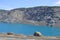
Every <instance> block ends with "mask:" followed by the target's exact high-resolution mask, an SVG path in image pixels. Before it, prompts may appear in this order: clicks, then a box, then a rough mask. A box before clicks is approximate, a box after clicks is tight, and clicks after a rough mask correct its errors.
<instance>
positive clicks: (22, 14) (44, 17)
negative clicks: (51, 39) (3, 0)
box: [0, 6, 60, 27]
mask: <svg viewBox="0 0 60 40" xmlns="http://www.w3.org/2000/svg"><path fill="white" fill-rule="evenodd" d="M0 22H3V23H24V24H34V25H41V26H51V27H52V26H56V27H60V7H59V6H53V7H51V6H39V7H31V8H16V9H12V10H0Z"/></svg>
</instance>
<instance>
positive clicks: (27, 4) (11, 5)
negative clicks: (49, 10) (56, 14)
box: [0, 0, 60, 10]
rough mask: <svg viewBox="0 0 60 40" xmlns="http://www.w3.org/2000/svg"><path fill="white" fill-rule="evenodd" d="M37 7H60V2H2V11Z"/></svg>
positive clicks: (42, 0)
mask: <svg viewBox="0 0 60 40" xmlns="http://www.w3.org/2000/svg"><path fill="white" fill-rule="evenodd" d="M35 6H60V0H0V9H6V10H10V9H14V8H27V7H35Z"/></svg>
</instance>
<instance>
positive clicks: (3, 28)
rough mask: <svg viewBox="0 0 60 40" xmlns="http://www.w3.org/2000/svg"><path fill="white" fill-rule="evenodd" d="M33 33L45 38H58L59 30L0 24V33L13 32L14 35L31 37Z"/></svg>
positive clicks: (45, 27) (26, 25)
mask: <svg viewBox="0 0 60 40" xmlns="http://www.w3.org/2000/svg"><path fill="white" fill-rule="evenodd" d="M35 31H39V32H41V33H42V34H43V35H45V36H60V28H56V27H48V26H34V25H29V24H8V23H0V33H1V32H3V33H7V32H14V33H16V34H25V35H33V33H34V32H35Z"/></svg>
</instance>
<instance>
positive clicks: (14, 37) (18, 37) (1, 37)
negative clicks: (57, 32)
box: [0, 33, 60, 40]
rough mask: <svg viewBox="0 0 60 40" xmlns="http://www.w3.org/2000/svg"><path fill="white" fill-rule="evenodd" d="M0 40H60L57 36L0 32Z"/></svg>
mask: <svg viewBox="0 0 60 40" xmlns="http://www.w3.org/2000/svg"><path fill="white" fill-rule="evenodd" d="M0 40H60V37H59V36H40V37H38V36H26V35H22V34H11V35H8V34H1V33H0Z"/></svg>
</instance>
